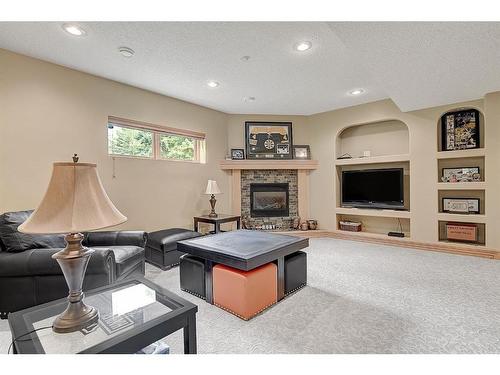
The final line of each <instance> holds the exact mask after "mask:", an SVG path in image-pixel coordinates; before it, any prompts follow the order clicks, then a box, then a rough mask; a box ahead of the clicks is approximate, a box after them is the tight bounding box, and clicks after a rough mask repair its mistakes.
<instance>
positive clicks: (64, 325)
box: [52, 301, 99, 333]
mask: <svg viewBox="0 0 500 375" xmlns="http://www.w3.org/2000/svg"><path fill="white" fill-rule="evenodd" d="M98 320H99V312H98V311H97V309H96V308H95V307H92V306H87V305H86V304H85V303H83V301H80V302H74V303H72V302H70V303H69V304H68V307H66V310H64V312H63V313H62V314H61V315H59V316H58V317H57V318H56V320H54V323H53V325H52V330H53V331H54V332H57V333H69V332H74V331H79V330H81V329H83V328H87V327H89V326H91V325H93V324H95V323H97V321H98Z"/></svg>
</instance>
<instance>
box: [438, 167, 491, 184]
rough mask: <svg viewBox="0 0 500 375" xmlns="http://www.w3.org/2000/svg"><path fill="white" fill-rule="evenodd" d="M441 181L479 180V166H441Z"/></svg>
mask: <svg viewBox="0 0 500 375" xmlns="http://www.w3.org/2000/svg"><path fill="white" fill-rule="evenodd" d="M441 181H443V182H477V181H481V174H480V172H479V167H463V168H443V176H442V177H441Z"/></svg>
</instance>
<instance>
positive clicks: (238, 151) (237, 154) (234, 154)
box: [231, 148, 245, 160]
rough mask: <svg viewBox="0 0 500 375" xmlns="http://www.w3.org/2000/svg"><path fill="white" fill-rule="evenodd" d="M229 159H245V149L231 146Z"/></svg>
mask: <svg viewBox="0 0 500 375" xmlns="http://www.w3.org/2000/svg"><path fill="white" fill-rule="evenodd" d="M231 159H232V160H245V150H244V149H242V148H232V149H231Z"/></svg>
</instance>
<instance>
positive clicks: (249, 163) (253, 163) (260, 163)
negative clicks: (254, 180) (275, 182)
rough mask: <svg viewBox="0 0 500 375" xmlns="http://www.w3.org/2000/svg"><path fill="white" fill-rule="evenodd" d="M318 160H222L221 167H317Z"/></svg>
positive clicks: (227, 168)
mask: <svg viewBox="0 0 500 375" xmlns="http://www.w3.org/2000/svg"><path fill="white" fill-rule="evenodd" d="M318 164H319V163H318V161H317V160H222V161H221V162H220V168H221V169H223V170H231V169H232V170H235V169H297V170H300V169H317V168H318Z"/></svg>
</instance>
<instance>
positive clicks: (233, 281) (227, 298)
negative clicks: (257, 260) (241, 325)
mask: <svg viewBox="0 0 500 375" xmlns="http://www.w3.org/2000/svg"><path fill="white" fill-rule="evenodd" d="M277 289H278V279H277V267H276V265H275V264H274V263H268V264H265V265H263V266H260V267H258V268H255V269H253V270H250V271H241V270H238V269H235V268H231V267H228V266H224V265H222V264H217V265H216V266H214V267H213V295H214V304H215V305H216V306H218V307H220V308H222V309H224V310H227V311H229V312H230V313H232V314H234V315H236V316H238V317H239V318H241V319H243V320H249V319H251V318H252V317H254V316H255V315H257V314H258V313H260V312H261V311H263V310H265V309H266V308H268V307H269V306H271V305H273V304H275V303H276V301H277V299H278V291H277Z"/></svg>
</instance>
